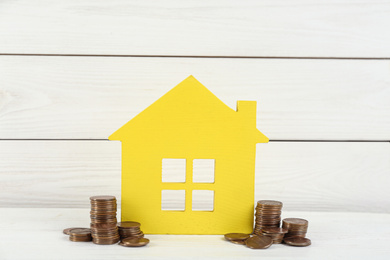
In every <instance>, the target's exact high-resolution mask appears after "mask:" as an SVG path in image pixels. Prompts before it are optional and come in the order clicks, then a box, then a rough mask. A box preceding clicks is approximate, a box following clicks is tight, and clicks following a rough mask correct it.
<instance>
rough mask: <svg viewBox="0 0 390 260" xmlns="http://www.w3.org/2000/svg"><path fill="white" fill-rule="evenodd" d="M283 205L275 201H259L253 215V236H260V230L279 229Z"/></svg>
mask: <svg viewBox="0 0 390 260" xmlns="http://www.w3.org/2000/svg"><path fill="white" fill-rule="evenodd" d="M282 207H283V203H282V202H280V201H275V200H259V201H258V202H257V206H256V213H255V217H256V220H255V228H254V230H253V233H254V234H255V235H261V234H262V231H261V230H262V228H266V227H267V228H268V227H277V228H278V227H279V226H280V220H281V217H280V215H281V214H282Z"/></svg>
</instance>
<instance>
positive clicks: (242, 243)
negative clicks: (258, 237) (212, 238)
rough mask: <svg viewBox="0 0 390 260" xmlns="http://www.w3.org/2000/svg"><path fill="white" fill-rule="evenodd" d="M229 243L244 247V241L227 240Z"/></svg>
mask: <svg viewBox="0 0 390 260" xmlns="http://www.w3.org/2000/svg"><path fill="white" fill-rule="evenodd" d="M229 242H232V243H233V244H237V245H245V240H229Z"/></svg>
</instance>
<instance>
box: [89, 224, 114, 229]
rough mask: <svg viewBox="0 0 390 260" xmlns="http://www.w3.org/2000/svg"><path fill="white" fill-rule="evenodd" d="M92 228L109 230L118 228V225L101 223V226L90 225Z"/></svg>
mask: <svg viewBox="0 0 390 260" xmlns="http://www.w3.org/2000/svg"><path fill="white" fill-rule="evenodd" d="M90 226H91V228H99V229H100V228H104V229H106V228H108V229H112V228H115V227H116V223H99V224H92V223H91V224H90Z"/></svg>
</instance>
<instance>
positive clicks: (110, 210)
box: [90, 196, 119, 245]
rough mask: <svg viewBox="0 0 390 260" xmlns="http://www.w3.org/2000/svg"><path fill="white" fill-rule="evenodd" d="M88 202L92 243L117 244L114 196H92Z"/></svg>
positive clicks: (117, 234)
mask: <svg viewBox="0 0 390 260" xmlns="http://www.w3.org/2000/svg"><path fill="white" fill-rule="evenodd" d="M90 200H91V234H92V241H93V242H94V243H95V244H99V245H111V244H115V243H118V241H119V233H118V227H117V226H116V224H117V221H116V198H115V197H114V196H93V197H90Z"/></svg>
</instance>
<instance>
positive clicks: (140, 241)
mask: <svg viewBox="0 0 390 260" xmlns="http://www.w3.org/2000/svg"><path fill="white" fill-rule="evenodd" d="M147 244H149V239H147V238H125V239H123V240H122V241H121V242H120V243H119V245H121V246H127V247H140V246H146V245H147Z"/></svg>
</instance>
